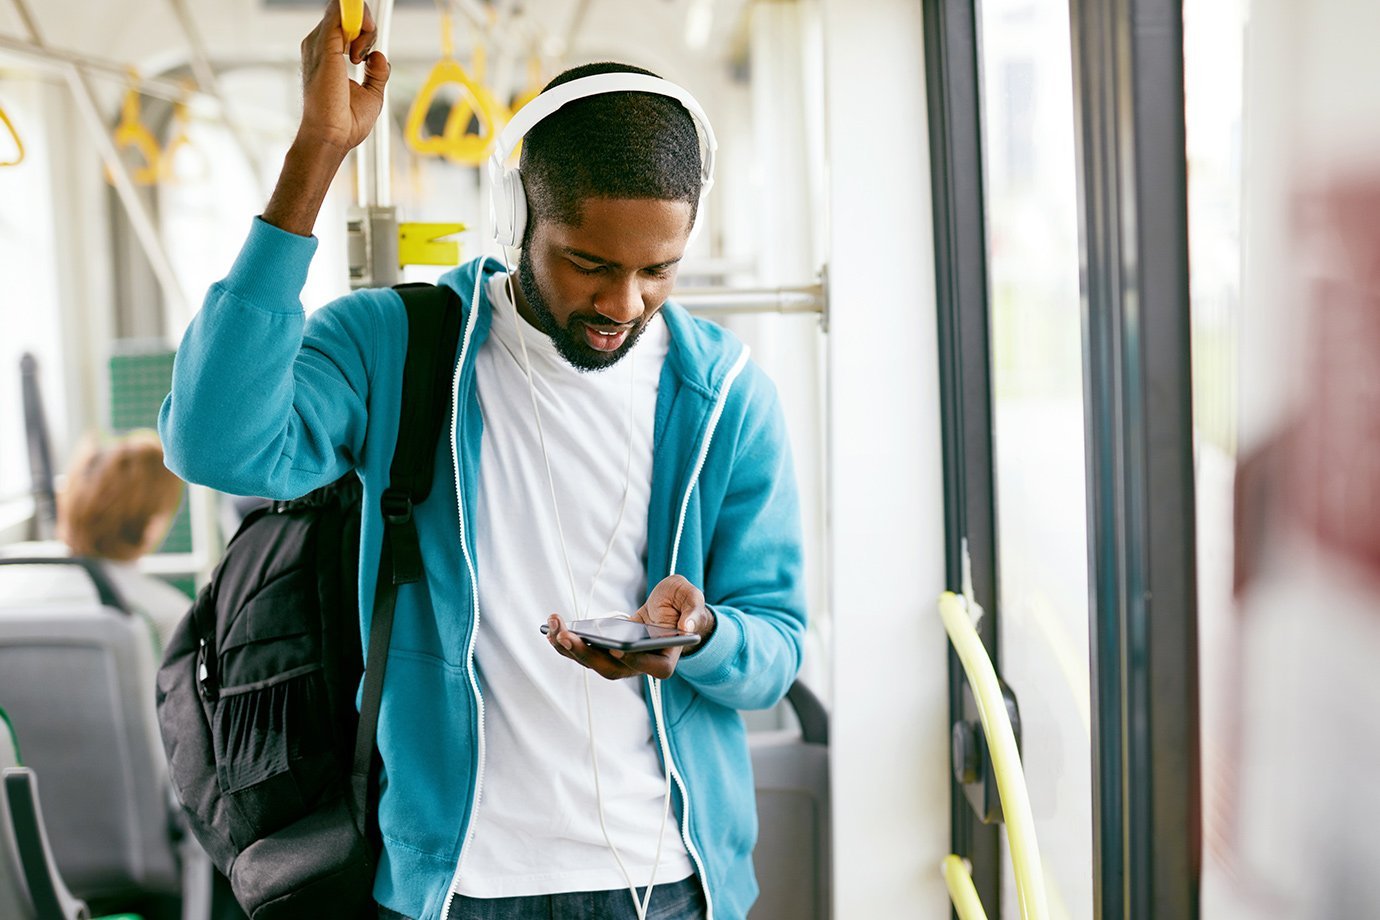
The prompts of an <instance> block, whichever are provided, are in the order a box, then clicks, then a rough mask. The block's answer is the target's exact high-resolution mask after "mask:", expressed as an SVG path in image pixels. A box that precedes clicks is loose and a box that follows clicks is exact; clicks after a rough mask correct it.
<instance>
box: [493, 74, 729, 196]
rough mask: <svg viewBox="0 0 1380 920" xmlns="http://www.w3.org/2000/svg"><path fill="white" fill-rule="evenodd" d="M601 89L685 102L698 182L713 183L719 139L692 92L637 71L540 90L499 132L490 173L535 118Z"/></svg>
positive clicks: (500, 167) (499, 167)
mask: <svg viewBox="0 0 1380 920" xmlns="http://www.w3.org/2000/svg"><path fill="white" fill-rule="evenodd" d="M604 93H653V94H655V95H657V96H669V97H670V98H672V99H674V100H676V101H677V102H679V103H680V104H681V105H683V106H685V109H686V111H688V112H689V113H690V116H691V117H692V118H693V119H694V120H695V123H696V124H697V125H698V126H699V129H700V133H701V135H702V136H703V154H704V157H703V159H702V160H701V162H700V184H701V185H702V186H703V187H704V188H705V189H706V190H707V189H708V188H709V186H710V185H712V184H713V183H714V155H715V152H716V151H717V150H718V149H719V142H718V140H717V139H715V137H714V128H713V126H711V125H710V124H709V116H708V115H706V114H704V109H703V108H701V107H700V104H699V102H698V101H696V99H695V97H694V96H692V95H690V93H688V92H687V91H686V90H684V89H682V88H681V87H679V86H677V85H676V84H674V83H672V82H671V81H670V80H663V79H661V78H660V77H649V76H647V75H646V74H640V73H601V74H595V75H594V76H591V77H581V78H580V79H578V80H571V81H570V82H569V83H562V84H561V85H560V86H553V87H551V89H548V90H546V91H545V92H543V93H541V94H539V95H538V96H537V97H536V98H535V99H533V100H532V101H531V102H529V103H527V104H526V105H524V106H523V107H522V108H521V109H519V110H518V112H517V114H516V115H514V116H513V118H512V120H511V121H509V122H508V124H507V126H506V127H505V128H504V129H503V131H502V133H501V134H499V136H498V141H497V143H495V144H494V152H493V155H492V157H491V158H490V160H489V171H490V174H491V175H497V174H498V173H500V172H502V171H503V164H504V163H506V162H507V160H508V157H509V156H511V155H512V153H513V149H514V148H516V147H517V145H518V142H519V141H521V140H522V139H523V137H524V136H526V134H527V132H528V131H531V130H532V128H533V127H535V126H536V124H537V122H539V121H541V120H542V119H544V118H547V117H548V116H550V115H552V114H554V113H555V112H556V111H557V110H559V109H560V108H562V107H563V106H565V105H567V104H569V103H571V102H574V101H575V100H577V99H584V98H587V97H589V96H600V95H603V94H604Z"/></svg>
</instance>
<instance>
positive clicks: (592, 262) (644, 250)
mask: <svg viewBox="0 0 1380 920" xmlns="http://www.w3.org/2000/svg"><path fill="white" fill-rule="evenodd" d="M690 213H691V207H690V204H689V202H685V201H666V200H661V199H654V198H627V199H624V198H590V199H586V200H585V202H584V205H583V207H582V208H581V221H580V225H579V226H578V227H572V226H568V225H566V224H561V223H557V222H556V221H552V220H542V221H538V222H537V223H536V225H535V226H534V227H532V228H531V229H530V230H529V232H528V235H527V245H526V247H525V248H524V249H523V251H522V255H521V256H520V258H519V259H518V272H517V274H518V291H517V295H518V310H519V312H521V313H522V315H523V317H524V318H525V319H526V320H527V321H528V322H529V323H531V324H532V325H533V326H536V327H537V328H538V329H540V330H541V331H543V332H545V333H546V334H547V335H548V336H550V337H551V341H552V342H553V343H555V345H556V350H557V351H559V352H560V354H561V357H563V358H565V360H566V361H568V362H570V363H571V364H572V365H573V366H575V367H576V368H578V369H579V370H582V371H592V370H599V369H601V368H605V367H610V366H611V365H613V364H616V363H617V362H618V360H619V359H620V358H622V357H623V356H624V355H625V354H627V353H628V350H629V349H630V348H632V346H633V344H634V343H635V342H636V341H637V339H638V337H639V336H640V335H641V334H642V330H643V329H645V328H646V326H647V323H648V321H649V320H651V318H652V317H653V316H655V315H656V311H657V310H660V309H661V305H662V304H664V303H665V302H666V298H667V297H668V296H670V294H671V289H672V288H673V287H674V286H675V283H676V271H677V267H678V265H679V263H680V259H681V256H682V255H684V253H685V244H686V241H687V239H688V237H689V234H690Z"/></svg>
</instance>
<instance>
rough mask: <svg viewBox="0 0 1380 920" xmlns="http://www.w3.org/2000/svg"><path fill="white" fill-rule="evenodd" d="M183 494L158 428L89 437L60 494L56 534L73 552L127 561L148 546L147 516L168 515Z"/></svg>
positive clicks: (74, 461) (175, 507)
mask: <svg viewBox="0 0 1380 920" xmlns="http://www.w3.org/2000/svg"><path fill="white" fill-rule="evenodd" d="M181 500H182V480H180V479H178V478H177V476H175V475H174V474H173V473H172V472H170V471H169V470H168V468H167V467H165V466H164V465H163V445H162V443H161V442H160V441H159V440H158V435H157V433H155V432H153V431H136V432H134V433H132V434H128V435H125V436H124V437H122V438H119V439H117V440H115V441H113V442H110V443H106V444H102V443H101V442H100V441H99V440H97V439H95V438H87V439H86V440H85V441H84V442H83V443H82V446H81V447H80V448H78V451H77V455H76V457H75V458H74V459H73V461H72V464H71V466H70V467H69V468H68V471H67V482H66V485H65V486H64V487H63V490H62V493H61V494H60V495H59V496H58V503H57V504H58V508H57V510H58V525H57V533H58V537H59V538H60V539H61V540H62V541H63V542H64V543H66V544H67V546H68V547H69V548H70V549H71V550H72V552H73V553H75V554H76V555H79V556H95V557H98V558H102V559H114V560H117V561H120V562H128V561H130V560H133V559H137V558H138V557H139V556H141V555H143V554H144V553H145V552H146V551H147V550H148V549H149V548H150V547H148V546H146V545H145V544H146V541H147V539H148V536H149V529H148V528H149V522H150V521H152V520H154V519H155V518H156V517H158V516H160V515H162V516H165V517H167V518H171V517H172V515H173V513H174V512H175V511H177V506H178V504H179V503H180V502H181Z"/></svg>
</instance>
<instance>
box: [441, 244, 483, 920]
mask: <svg viewBox="0 0 1380 920" xmlns="http://www.w3.org/2000/svg"><path fill="white" fill-rule="evenodd" d="M483 278H484V265H483V263H480V264H479V265H478V266H476V267H475V285H474V290H475V293H474V296H472V297H471V298H470V315H469V318H468V319H469V321H468V322H467V323H466V324H465V337H464V340H463V344H462V345H461V346H460V357H459V360H457V361H456V363H455V379H454V381H453V382H452V383H451V408H450V456H451V467H452V469H453V471H454V473H455V510H456V513H457V515H458V520H459V524H460V553H461V555H462V556H464V558H465V567H466V568H467V569H468V570H469V574H470V597H471V602H472V604H473V614H474V619H473V624H474V625H473V626H472V628H471V629H470V642H469V647H468V648H467V649H466V650H465V673H466V675H467V676H468V677H469V680H470V689H471V690H473V691H474V701H475V706H476V707H477V715H478V726H479V737H478V742H479V743H478V751H477V753H478V757H477V764H476V767H475V774H474V793H473V795H472V796H471V798H470V817H469V821H467V822H466V825H465V842H464V843H462V844H461V845H460V857H459V858H458V859H457V860H456V861H455V872H454V873H453V874H452V875H451V879H450V884H449V885H448V886H446V901H445V904H444V905H443V907H442V909H441V920H450V905H451V902H452V901H453V900H455V892H456V889H457V888H458V887H459V884H460V866H461V864H462V863H464V861H465V853H467V852H468V851H469V848H470V840H471V839H472V837H473V828H474V815H475V811H476V810H477V809H478V808H479V797H480V793H481V792H482V791H483V788H484V753H485V752H484V694H483V693H481V692H480V690H479V678H478V676H477V675H476V674H475V670H474V646H475V642H476V641H477V640H478V638H479V578H478V577H477V576H476V574H475V568H474V558H473V557H472V556H471V555H470V548H469V544H468V543H467V542H466V540H465V499H464V493H463V492H462V491H461V489H460V438H459V434H460V378H461V376H462V375H463V374H464V372H465V358H466V357H467V356H468V354H469V350H470V339H471V337H472V335H473V333H474V324H475V321H476V319H477V318H478V316H479V309H480V299H479V298H480V286H481V284H482V282H483Z"/></svg>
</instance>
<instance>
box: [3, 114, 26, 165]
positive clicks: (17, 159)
mask: <svg viewBox="0 0 1380 920" xmlns="http://www.w3.org/2000/svg"><path fill="white" fill-rule="evenodd" d="M0 124H4V126H5V130H6V131H8V132H9V135H10V138H11V139H12V140H13V141H14V150H15V153H14V159H12V160H0V166H18V165H19V164H20V163H23V162H24V142H23V141H22V140H20V139H19V132H18V131H16V130H14V122H12V121H10V116H8V115H6V114H5V110H4V109H3V108H0Z"/></svg>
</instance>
